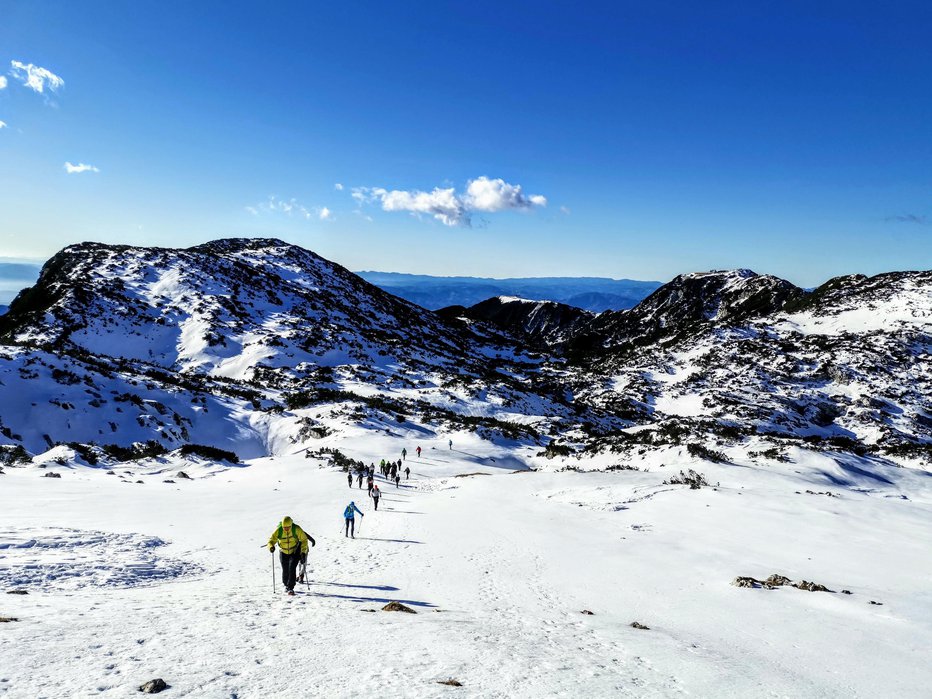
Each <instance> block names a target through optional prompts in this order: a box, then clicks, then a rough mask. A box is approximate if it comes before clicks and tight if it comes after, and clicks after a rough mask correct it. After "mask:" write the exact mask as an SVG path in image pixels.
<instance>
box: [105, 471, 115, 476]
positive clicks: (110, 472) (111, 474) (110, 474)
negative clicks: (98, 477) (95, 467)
mask: <svg viewBox="0 0 932 699" xmlns="http://www.w3.org/2000/svg"><path fill="white" fill-rule="evenodd" d="M107 475H108V476H115V475H116V472H115V471H107Z"/></svg>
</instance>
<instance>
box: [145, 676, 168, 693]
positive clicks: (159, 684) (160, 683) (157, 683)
mask: <svg viewBox="0 0 932 699" xmlns="http://www.w3.org/2000/svg"><path fill="white" fill-rule="evenodd" d="M165 689H168V685H167V684H165V680H163V679H162V678H161V677H156V678H155V679H154V680H149V681H148V682H146V683H145V684H143V685H140V686H139V691H140V692H142V693H143V694H158V693H159V692H161V691H162V690H165Z"/></svg>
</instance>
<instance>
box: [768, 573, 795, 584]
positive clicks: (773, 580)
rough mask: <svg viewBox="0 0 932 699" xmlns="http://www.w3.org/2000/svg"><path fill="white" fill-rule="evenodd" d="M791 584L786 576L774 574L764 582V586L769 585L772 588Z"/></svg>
mask: <svg viewBox="0 0 932 699" xmlns="http://www.w3.org/2000/svg"><path fill="white" fill-rule="evenodd" d="M790 582H792V581H791V580H790V579H789V578H788V577H786V576H785V575H780V574H779V573H774V574H773V575H771V576H770V577H769V578H767V579H766V580H765V581H764V584H766V585H769V586H770V587H780V586H781V585H789V584H790Z"/></svg>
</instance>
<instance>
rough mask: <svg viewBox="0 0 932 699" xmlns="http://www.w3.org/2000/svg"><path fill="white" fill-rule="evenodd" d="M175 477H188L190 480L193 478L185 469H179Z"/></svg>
mask: <svg viewBox="0 0 932 699" xmlns="http://www.w3.org/2000/svg"><path fill="white" fill-rule="evenodd" d="M175 478H186V479H188V480H191V476H189V475H188V474H187V473H185V472H184V471H178V473H176V474H175Z"/></svg>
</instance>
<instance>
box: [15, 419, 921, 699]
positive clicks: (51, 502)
mask: <svg viewBox="0 0 932 699" xmlns="http://www.w3.org/2000/svg"><path fill="white" fill-rule="evenodd" d="M464 439H465V438H464ZM418 443H420V444H421V446H423V447H424V448H425V450H426V451H425V452H424V458H423V459H416V458H409V459H408V461H407V463H408V464H409V465H410V466H411V467H412V469H413V475H412V480H411V481H408V482H404V483H403V487H402V488H400V489H395V488H394V486H389V485H388V484H385V485H384V486H383V489H384V491H385V497H384V498H383V503H382V505H381V507H380V509H379V511H378V512H374V511H373V510H372V507H371V505H370V504H369V503H368V502H367V498H366V496H365V491H360V490H358V489H356V488H352V489H349V488H347V485H346V480H345V476H344V474H343V473H342V472H340V471H339V470H336V469H331V468H328V467H324V468H320V467H319V465H320V463H322V462H320V461H319V460H317V459H307V458H304V456H303V454H302V453H300V452H299V453H297V454H295V455H294V456H290V457H289V456H281V457H276V458H274V459H261V460H257V461H254V462H251V463H250V464H249V465H248V468H232V467H226V468H219V469H218V468H216V467H215V466H210V465H208V464H197V463H191V462H178V461H162V462H161V463H155V462H146V463H142V464H140V465H138V466H131V467H129V468H128V469H126V471H128V472H127V473H125V474H124V473H123V471H122V470H121V471H120V472H118V473H117V474H115V475H107V474H106V473H105V472H104V470H102V469H87V468H81V467H77V468H75V467H56V470H57V471H58V472H60V473H62V474H63V475H62V478H61V479H49V478H41V477H39V474H40V473H41V472H42V471H43V469H39V468H38V467H36V466H32V467H19V468H8V469H7V473H6V474H5V475H3V476H0V478H3V479H4V482H3V492H2V497H3V505H4V507H3V508H2V510H0V532H2V534H0V588H3V589H5V590H10V589H26V590H27V591H28V592H29V594H28V595H25V596H15V595H2V597H0V615H2V616H8V617H15V618H17V619H18V621H16V622H10V623H8V624H5V625H4V628H2V629H0V631H2V633H0V668H2V670H0V696H7V697H11V699H18V698H19V697H36V696H63V695H78V696H85V695H94V696H102V697H109V696H113V697H117V696H119V697H122V696H131V695H133V694H135V689H136V687H138V686H139V685H140V684H142V683H143V682H145V681H147V680H149V679H152V678H154V677H161V678H164V679H165V680H166V681H167V682H168V684H169V685H171V689H170V690H169V692H168V693H167V694H166V696H181V697H195V696H196V697H208V698H210V697H218V698H219V697H224V698H225V697H230V696H239V697H252V696H310V695H314V696H329V697H352V696H360V695H372V694H378V695H379V696H384V697H441V696H449V695H453V696H483V697H549V696H600V697H601V696H638V697H645V696H647V697H669V696H682V695H693V696H716V697H748V696H752V697H759V696H760V697H763V696H794V697H876V696H891V697H892V696H896V697H922V696H926V695H927V691H928V684H929V682H930V680H932V670H930V666H929V664H928V663H927V662H925V660H926V655H927V653H926V649H927V648H928V646H929V643H930V642H932V598H930V596H929V594H928V591H927V587H928V586H927V584H926V581H927V580H928V579H929V577H930V576H932V559H930V557H929V556H927V555H925V553H926V552H927V551H928V550H929V547H930V545H932V536H930V531H932V530H930V528H929V527H928V522H929V519H930V515H932V509H930V508H932V487H930V486H932V481H930V479H929V478H928V477H923V476H922V475H919V474H917V473H915V472H912V471H911V470H909V469H895V468H882V467H881V468H879V469H876V470H875V472H874V474H873V476H874V478H869V477H866V476H856V475H852V477H851V480H852V482H851V483H850V484H849V485H840V484H838V483H837V482H835V481H834V480H829V479H830V477H831V476H832V475H833V471H834V475H837V474H840V473H841V471H838V470H837V469H838V467H837V466H835V465H831V460H829V459H826V458H824V457H822V456H820V455H807V454H804V453H798V454H794V459H796V460H795V462H794V463H793V464H790V465H787V464H781V463H779V462H771V463H768V464H761V465H758V464H755V463H753V462H751V461H748V460H746V459H745V460H742V462H743V463H742V466H741V467H740V468H739V467H735V466H716V465H713V464H708V463H705V462H701V461H696V460H694V459H690V458H689V457H687V456H684V455H679V456H677V454H676V453H675V452H672V451H671V452H668V453H666V454H665V455H664V461H665V462H666V463H665V465H664V466H660V464H659V463H658V462H657V461H656V460H652V459H648V460H643V461H634V462H633V463H632V465H636V466H639V467H640V468H641V469H642V470H641V471H624V472H620V473H574V472H565V473H547V472H526V473H524V474H519V475H514V474H512V473H510V472H509V471H508V470H507V469H505V470H503V469H500V468H498V467H497V466H496V465H495V464H494V463H492V462H491V461H490V460H489V459H490V458H494V457H495V456H496V455H498V456H505V455H506V453H505V452H503V451H502V450H489V447H488V443H487V442H484V441H483V440H479V439H473V440H471V441H465V442H464V443H463V444H456V443H455V444H454V449H452V450H450V449H447V447H446V442H445V441H444V442H438V441H437V440H434V441H433V442H426V441H421V442H416V441H412V440H410V439H402V438H398V437H392V436H380V435H378V434H377V433H373V434H372V435H371V436H370V438H369V439H366V440H361V439H352V440H347V442H346V443H345V444H344V445H343V446H344V447H345V448H347V450H349V449H350V448H351V447H355V451H354V452H353V457H354V458H359V459H361V460H364V461H366V462H369V461H376V460H378V459H379V458H382V457H386V456H388V457H390V458H394V457H395V456H397V455H398V451H399V447H400V446H402V445H404V446H406V447H407V448H408V450H409V453H410V452H413V447H414V446H415V445H416V444H418ZM513 453H514V454H515V455H517V456H519V457H521V460H525V461H528V462H529V463H534V461H535V460H534V459H533V458H529V457H524V456H521V454H520V452H513ZM483 461H484V462H485V463H484V464H483V463H481V462H483ZM864 465H865V464H864V463H859V464H856V463H851V464H849V465H848V468H849V470H848V471H847V472H848V473H849V474H854V469H855V467H857V466H860V467H863V466H864ZM690 467H697V468H701V470H702V471H703V472H704V473H705V475H706V476H707V478H708V479H709V480H710V481H711V482H712V483H713V484H714V483H717V482H719V483H720V485H719V486H718V488H711V487H708V488H702V489H700V490H698V491H696V490H690V489H689V488H687V487H685V486H669V485H664V484H663V481H664V480H666V479H667V478H668V477H669V476H671V475H672V474H673V473H675V472H676V471H678V470H679V469H681V468H690ZM179 468H183V469H185V470H186V472H188V473H189V474H190V475H192V476H193V477H194V478H193V480H190V481H189V480H181V479H177V478H176V477H175V476H174V473H175V472H176V471H177V470H178V469H179ZM46 470H47V469H46ZM476 473H486V474H491V475H472V476H469V477H463V478H457V477H455V476H456V475H459V474H476ZM880 478H882V479H886V480H887V481H888V483H885V484H884V483H882V482H881V481H880V480H876V479H880ZM166 480H174V481H175V482H174V483H169V482H165V481H166ZM136 481H142V483H137V482H136ZM864 486H867V487H864ZM807 490H811V491H812V492H813V493H816V492H821V493H826V492H831V495H826V494H808V493H807V492H806V491H807ZM907 493H908V496H907V495H906V494H907ZM350 499H354V500H355V501H356V502H357V503H358V504H359V505H360V506H361V508H362V509H363V511H364V513H365V517H364V518H363V519H361V520H360V526H361V530H360V531H359V533H358V534H359V535H358V537H357V539H356V540H348V539H346V538H344V537H343V536H342V532H341V513H342V510H343V507H344V506H345V505H346V503H347V502H348V501H349V500H350ZM231 512H235V513H236V516H233V517H231V516H230V513H231ZM284 514H290V515H292V516H293V517H295V519H296V520H297V521H298V522H299V523H300V524H301V525H302V526H304V527H305V528H306V529H307V530H308V531H309V532H310V533H311V534H312V535H313V536H314V537H315V538H316V540H317V547H316V548H314V549H312V553H311V576H310V581H311V582H310V585H309V586H306V587H300V586H299V589H298V596H297V597H295V598H293V599H292V598H287V597H285V596H283V595H282V588H281V583H280V582H278V583H277V589H278V592H277V593H275V594H273V591H272V579H271V578H272V572H271V569H270V556H269V554H268V552H267V551H266V550H265V549H264V548H262V544H263V542H264V541H265V540H266V538H267V537H268V535H269V533H270V532H271V531H272V529H273V528H274V527H275V526H276V523H277V521H278V519H279V518H280V517H281V516H283V515H284ZM903 532H910V535H909V536H902V533H903ZM277 572H278V571H277V566H276V574H277ZM773 573H780V574H783V575H786V576H787V577H789V578H791V579H792V580H800V579H805V580H809V581H815V582H817V583H820V584H824V585H826V586H827V587H828V588H830V589H831V590H832V592H809V591H804V590H798V589H794V588H792V587H789V586H786V587H780V588H778V589H775V590H766V589H742V588H738V587H735V586H733V585H731V582H732V580H733V579H734V578H736V577H738V576H752V577H757V578H765V577H767V576H769V575H771V574H773ZM843 590H847V591H849V592H850V593H851V594H845V593H843V592H842V591H843ZM392 600H398V601H401V602H403V603H404V604H406V605H408V606H410V607H411V608H413V609H415V610H416V611H417V612H418V614H417V615H408V614H399V613H394V614H392V613H386V612H376V613H366V610H372V609H375V610H379V609H381V607H382V606H383V605H385V604H386V603H387V602H389V601H392ZM872 602H878V603H880V604H873V603H872ZM583 610H590V611H592V612H593V615H591V616H590V615H585V614H582V613H581V612H582V611H583ZM635 621H637V622H639V623H641V624H643V625H645V626H647V627H649V629H648V630H638V629H635V628H632V627H631V626H630V624H631V623H632V622H635ZM26 647H28V648H41V649H42V652H41V653H37V654H34V655H33V656H32V659H31V661H30V662H28V663H26V662H23V648H26ZM866 658H869V659H870V661H869V662H865V659H866ZM451 678H453V679H456V680H458V681H459V682H461V683H462V684H463V687H462V688H460V689H455V688H453V687H448V686H444V685H440V684H438V682H439V681H442V680H448V679H451Z"/></svg>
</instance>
